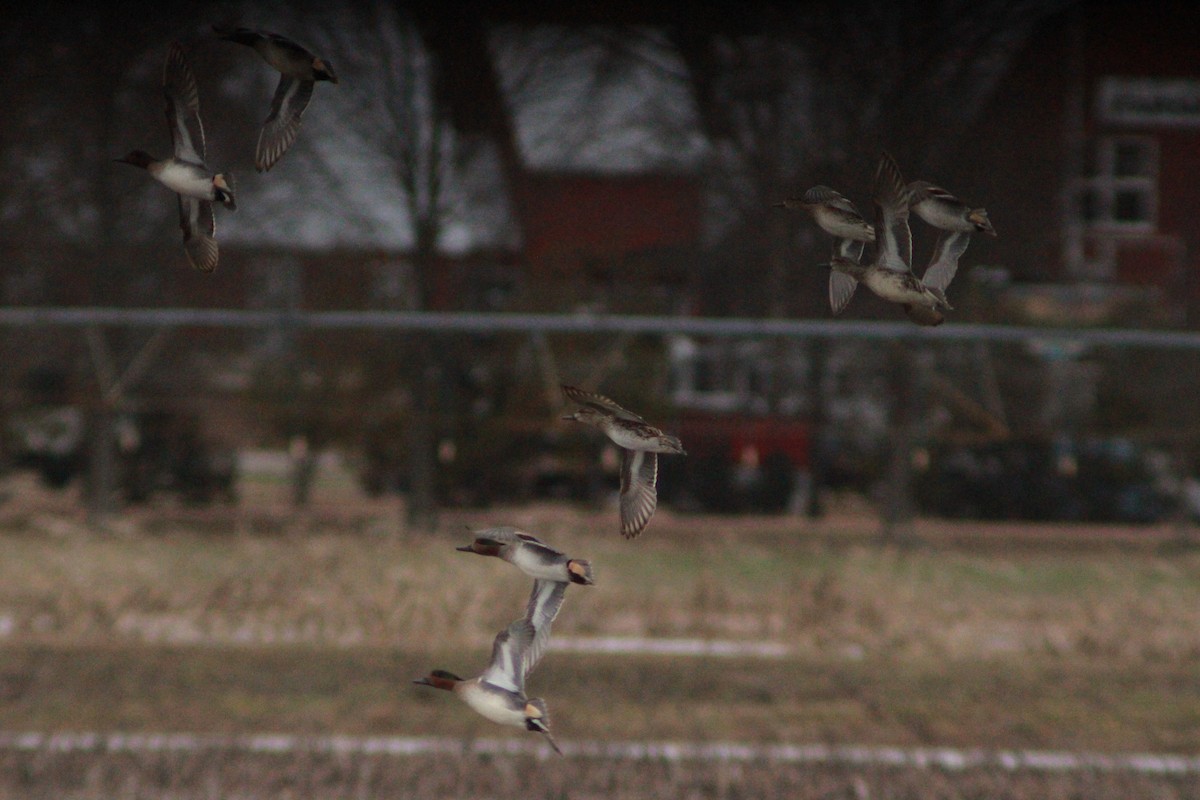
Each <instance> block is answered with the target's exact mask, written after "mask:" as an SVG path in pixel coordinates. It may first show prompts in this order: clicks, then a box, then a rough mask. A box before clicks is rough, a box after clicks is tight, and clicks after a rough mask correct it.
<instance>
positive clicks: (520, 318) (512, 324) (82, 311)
mask: <svg viewBox="0 0 1200 800" xmlns="http://www.w3.org/2000/svg"><path fill="white" fill-rule="evenodd" d="M92 325H97V326H114V327H167V328H171V327H204V328H247V329H254V328H258V329H264V328H280V327H285V328H307V329H314V330H335V329H336V330H381V331H382V330H393V331H425V332H430V333H471V334H486V333H514V332H526V333H533V332H541V333H575V334H585V333H590V334H597V333H631V334H655V335H667V334H688V335H693V336H713V337H750V336H759V337H774V336H778V337H785V338H829V339H832V338H838V339H867V340H888V339H904V340H909V341H989V342H1035V341H1046V342H1064V343H1075V344H1086V345H1105V346H1113V347H1152V348H1173V349H1184V350H1200V333H1196V332H1192V331H1167V330H1145V329H1132V328H1046V327H1030V326H1017V325H969V324H947V325H942V326H939V327H936V328H924V327H919V326H916V325H913V324H911V323H909V322H873V321H866V320H794V319H749V318H726V317H662V316H638V315H628V314H516V313H511V314H510V313H504V314H496V313H491V314H485V313H470V312H452V313H443V312H431V311H301V310H253V309H226V308H211V309H209V308H111V307H53V306H0V326H8V327H54V326H62V327H86V326H92Z"/></svg>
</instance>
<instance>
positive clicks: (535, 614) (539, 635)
mask: <svg viewBox="0 0 1200 800" xmlns="http://www.w3.org/2000/svg"><path fill="white" fill-rule="evenodd" d="M569 585H570V584H568V583H566V582H564V581H550V580H544V579H543V580H536V581H534V582H533V590H532V591H531V592H530V593H529V603H528V605H527V606H526V608H525V621H526V622H528V623H529V624H530V625H531V626H532V627H533V639H532V641H531V642H530V643H529V647H528V648H526V649H525V651H524V653H522V656H521V668H522V670H524V674H525V675H529V673H530V672H533V668H534V667H536V666H537V663H538V661H540V660H541V659H542V654H543V653H545V652H546V643H547V642H549V641H550V626H551V625H552V624H553V623H554V619H555V617H557V616H558V610H559V609H560V608H562V604H563V599H564V598H566V594H567V587H568V586H569Z"/></svg>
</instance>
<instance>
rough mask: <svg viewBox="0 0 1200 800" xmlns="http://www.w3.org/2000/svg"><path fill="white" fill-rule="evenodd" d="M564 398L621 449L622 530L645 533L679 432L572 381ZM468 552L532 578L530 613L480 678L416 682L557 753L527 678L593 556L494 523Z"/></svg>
mask: <svg viewBox="0 0 1200 800" xmlns="http://www.w3.org/2000/svg"><path fill="white" fill-rule="evenodd" d="M562 392H563V396H564V397H565V398H566V399H567V400H569V401H571V402H574V403H576V404H578V406H579V408H578V410H576V411H574V412H572V413H571V414H568V415H566V416H564V417H563V419H564V420H574V421H576V422H582V423H584V424H586V425H591V426H592V427H594V428H597V429H599V430H600V431H603V432H604V434H605V435H606V436H607V437H608V438H609V439H610V440H611V441H612V442H613V444H615V445H616V446H617V447H618V448H619V449H620V451H621V482H620V491H619V494H620V516H621V534H622V535H623V536H625V538H627V539H631V538H633V537H635V536H637V535H638V534H640V533H641V532H642V531H643V530H644V529H645V527H646V524H647V523H648V522H649V521H650V517H651V516H653V514H654V509H655V508H656V507H657V505H658V490H657V483H658V454H659V453H678V454H680V455H685V453H684V450H683V445H682V444H681V443H680V441H679V439H678V438H677V437H675V436H671V435H669V434H666V433H663V432H662V431H661V430H659V429H658V428H656V427H654V426H653V425H651V424H650V423H648V422H646V420H645V419H643V418H642V417H640V416H638V415H637V414H634V413H633V412H632V411H628V410H626V409H625V408H622V407H621V406H620V405H618V404H617V403H615V402H613V401H612V400H610V399H608V398H607V397H604V396H603V395H598V394H594V393H592V392H586V391H584V390H582V389H579V388H576V387H574V386H563V387H562ZM457 549H459V550H462V551H464V552H468V553H477V554H479V555H481V556H493V557H495V558H500V559H503V560H505V561H507V562H508V563H510V564H512V565H513V566H515V567H516V568H517V569H519V570H521V571H522V572H524V573H525V574H526V575H528V576H529V577H531V578H533V590H532V591H531V592H530V594H529V602H528V603H526V606H525V616H523V617H521V618H519V619H516V620H513V621H512V622H511V623H509V625H508V627H506V628H505V629H504V630H502V631H500V633H498V634H497V635H496V639H495V641H494V642H493V643H492V659H491V661H489V662H488V665H487V667H486V668H485V669H484V670H483V672H481V673H480V674H479V675H478V676H476V677H474V678H460V677H458V676H457V675H455V674H454V673H453V672H448V671H446V670H443V669H435V670H434V671H432V672H430V673H429V674H428V675H426V676H425V677H423V678H418V679H417V680H415V681H413V683H416V684H419V685H421V686H432V687H433V688H435V689H445V690H446V691H450V692H453V693H454V694H455V695H457V696H458V697H459V698H460V699H461V700H462V701H463V702H464V703H466V704H467V705H468V706H470V707H471V708H472V709H474V710H475V711H476V712H478V713H479V714H481V715H482V716H484V717H486V718H487V719H490V720H491V721H492V722H497V723H500V724H501V725H509V726H512V727H516V728H524V729H525V730H528V731H534V732H536V733H540V734H542V735H543V736H545V737H546V740H547V741H548V742H549V743H550V746H551V747H552V748H554V752H556V753H558V754H559V755H562V750H560V749H559V747H558V744H557V743H556V742H555V741H554V737H553V736H551V735H550V714H549V711H548V710H547V708H546V701H545V700H543V699H542V698H540V697H534V698H530V697H527V696H526V694H525V679H526V677H528V675H529V673H530V672H531V671H532V670H533V668H534V666H535V665H536V664H537V663H538V661H539V660H540V659H541V657H542V653H543V652H544V651H545V649H546V642H547V641H548V640H549V638H550V626H551V624H552V623H553V622H554V619H555V617H557V616H558V611H559V609H560V608H561V607H562V603H563V599H564V597H565V596H566V591H567V586H568V585H570V584H572V583H577V584H580V585H582V586H591V585H592V584H593V583H594V580H593V578H592V565H591V562H589V561H587V560H585V559H580V558H571V557H569V556H567V555H566V554H564V553H562V552H561V551H559V550H555V549H554V548H553V547H551V546H550V545H548V544H546V543H545V542H543V541H541V540H540V539H538V538H537V537H535V536H532V535H530V534H528V533H525V532H524V531H519V530H517V529H515V528H512V527H507V526H503V527H496V528H488V529H487V530H482V531H477V532H476V533H475V538H474V541H472V542H471V543H470V544H468V545H464V546H462V547H459V548H457Z"/></svg>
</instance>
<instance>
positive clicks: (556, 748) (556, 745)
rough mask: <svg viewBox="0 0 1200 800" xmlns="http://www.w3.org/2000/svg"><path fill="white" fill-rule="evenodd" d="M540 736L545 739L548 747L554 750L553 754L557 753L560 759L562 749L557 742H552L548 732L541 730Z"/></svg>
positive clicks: (552, 738) (552, 739)
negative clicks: (548, 744)
mask: <svg viewBox="0 0 1200 800" xmlns="http://www.w3.org/2000/svg"><path fill="white" fill-rule="evenodd" d="M542 735H544V736H545V737H546V741H547V742H549V743H550V746H551V747H553V748H554V752H556V753H558V755H559V756H560V757H561V756H562V754H563V751H562V748H561V747H559V746H558V742H556V741H554V737H553V736H551V735H550V731H546V730H543V731H542Z"/></svg>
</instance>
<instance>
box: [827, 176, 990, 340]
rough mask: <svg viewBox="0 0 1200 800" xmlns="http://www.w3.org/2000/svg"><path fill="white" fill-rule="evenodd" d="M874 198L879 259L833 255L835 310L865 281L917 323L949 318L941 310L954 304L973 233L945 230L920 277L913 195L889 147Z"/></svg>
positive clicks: (832, 301) (831, 284)
mask: <svg viewBox="0 0 1200 800" xmlns="http://www.w3.org/2000/svg"><path fill="white" fill-rule="evenodd" d="M874 201H875V232H876V240H875V260H874V261H873V262H872V263H870V264H859V263H857V262H855V261H854V260H852V259H849V258H845V257H842V256H834V258H833V260H832V261H831V262H830V267H831V272H830V276H829V299H830V305H831V306H832V308H833V313H835V314H838V313H841V311H842V310H843V309H844V308H845V307H846V305H847V304H848V303H849V302H850V298H851V297H852V296H853V295H854V291H855V289H856V288H857V286H858V284H859V283H860V282H861V283H864V284H866V286H867V288H868V289H870V290H871V291H872V292H874V293H875V294H876V295H878V296H879V297H881V298H883V299H884V300H888V301H890V302H893V303H897V304H899V305H900V306H902V307H903V308H904V311H905V313H906V314H908V316H909V318H910V319H912V320H913V321H914V322H916V323H917V324H918V325H940V324H941V323H942V322H944V321H945V316H944V315H943V313H942V312H943V311H945V310H951V308H952V307H951V305H950V303H949V302H948V301H947V300H946V289H947V287H949V285H950V281H951V280H952V279H953V278H954V274H955V272H956V271H957V270H958V260H959V258H960V257H961V256H962V254H963V252H964V251H965V250H966V247H967V243H968V242H969V241H970V237H971V235H970V233H967V232H965V231H946V232H945V234H944V235H943V236H942V237H941V238H939V239H938V242H937V245H936V246H935V248H934V254H933V258H932V259H931V261H930V263H929V266H928V267H927V268H926V270H925V274H924V276H922V277H921V278H918V277H917V276H916V274H914V273H913V270H912V231H911V230H910V229H909V226H908V211H909V205H910V201H911V195H910V194H909V190H908V187H907V186H906V185H905V183H904V180H903V178H902V177H901V175H900V168H899V167H898V166H896V162H895V160H894V159H893V158H892V157H891V155H889V154H888V153H884V154H883V155H882V156H881V158H880V160H879V166H878V168H877V169H876V172H875V188H874Z"/></svg>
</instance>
